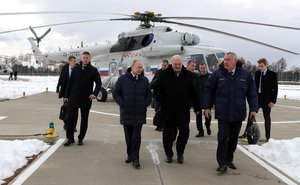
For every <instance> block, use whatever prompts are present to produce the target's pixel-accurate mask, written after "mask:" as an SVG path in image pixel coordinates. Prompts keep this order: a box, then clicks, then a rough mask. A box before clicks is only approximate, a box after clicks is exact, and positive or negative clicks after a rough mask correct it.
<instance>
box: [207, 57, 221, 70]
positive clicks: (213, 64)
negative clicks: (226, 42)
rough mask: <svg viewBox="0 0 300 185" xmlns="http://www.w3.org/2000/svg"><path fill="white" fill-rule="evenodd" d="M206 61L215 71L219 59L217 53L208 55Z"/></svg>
mask: <svg viewBox="0 0 300 185" xmlns="http://www.w3.org/2000/svg"><path fill="white" fill-rule="evenodd" d="M206 61H207V65H208V69H209V71H214V70H216V69H217V65H218V62H219V61H218V59H217V57H216V55H215V54H210V55H207V56H206Z"/></svg>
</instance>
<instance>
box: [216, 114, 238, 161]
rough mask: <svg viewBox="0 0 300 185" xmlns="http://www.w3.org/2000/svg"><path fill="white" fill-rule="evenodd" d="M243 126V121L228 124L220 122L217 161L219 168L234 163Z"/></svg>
mask: <svg viewBox="0 0 300 185" xmlns="http://www.w3.org/2000/svg"><path fill="white" fill-rule="evenodd" d="M241 126H242V121H237V122H228V121H222V120H218V148H217V161H218V163H219V166H223V165H227V162H232V161H233V157H234V156H233V154H234V152H235V150H236V147H237V142H238V135H239V133H240V130H241Z"/></svg>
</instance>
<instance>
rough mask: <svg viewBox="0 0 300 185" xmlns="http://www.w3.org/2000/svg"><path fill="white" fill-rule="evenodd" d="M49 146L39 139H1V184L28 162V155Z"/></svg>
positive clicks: (35, 153)
mask: <svg viewBox="0 0 300 185" xmlns="http://www.w3.org/2000/svg"><path fill="white" fill-rule="evenodd" d="M48 147H49V145H48V144H46V143H44V142H43V141H39V140H37V139H27V140H24V141H21V140H14V141H6V140H0V151H1V152H0V184H2V183H4V181H3V180H4V179H6V178H8V177H11V176H13V175H14V172H15V171H16V170H17V169H19V168H21V167H23V166H24V165H26V164H27V159H26V157H31V156H33V155H37V154H39V153H40V152H41V151H44V150H46V149H47V148H48Z"/></svg>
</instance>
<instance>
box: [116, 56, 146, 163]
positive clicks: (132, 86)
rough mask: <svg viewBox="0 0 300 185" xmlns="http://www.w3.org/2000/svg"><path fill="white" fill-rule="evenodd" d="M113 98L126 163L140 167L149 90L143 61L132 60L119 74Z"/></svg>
mask: <svg viewBox="0 0 300 185" xmlns="http://www.w3.org/2000/svg"><path fill="white" fill-rule="evenodd" d="M112 95H113V98H114V100H115V101H116V103H117V104H118V105H119V106H120V123H121V124H122V125H123V128H124V133H125V140H126V146H127V159H126V160H125V162H126V163H131V162H132V165H133V166H134V167H135V168H136V169H139V168H140V160H139V159H140V155H139V152H140V145H141V131H142V127H143V124H146V113H147V106H148V105H149V104H150V100H151V96H150V95H151V91H150V86H149V81H148V78H147V77H145V76H144V72H143V63H142V62H141V61H140V60H134V61H133V62H132V64H131V67H129V68H128V69H127V71H126V73H125V74H124V75H122V76H120V77H119V78H118V80H117V82H116V85H115V88H114V90H113V93H112Z"/></svg>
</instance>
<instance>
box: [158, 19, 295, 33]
mask: <svg viewBox="0 0 300 185" xmlns="http://www.w3.org/2000/svg"><path fill="white" fill-rule="evenodd" d="M161 19H177V20H208V21H222V22H234V23H242V24H253V25H259V26H268V27H275V28H284V29H292V30H300V28H298V27H291V26H283V25H278V24H267V23H261V22H251V21H242V20H233V19H221V18H210V17H161Z"/></svg>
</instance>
